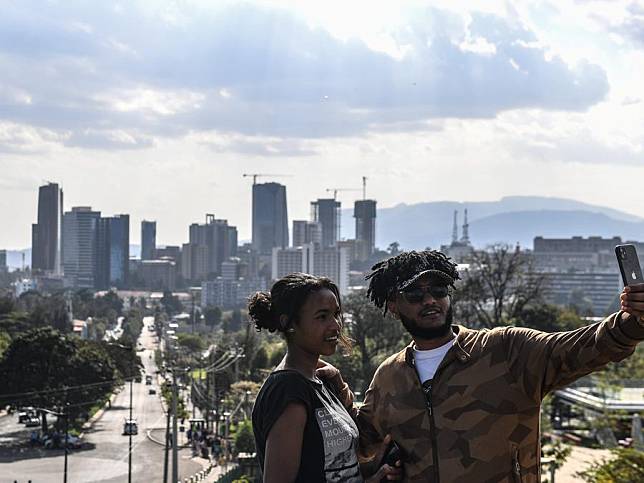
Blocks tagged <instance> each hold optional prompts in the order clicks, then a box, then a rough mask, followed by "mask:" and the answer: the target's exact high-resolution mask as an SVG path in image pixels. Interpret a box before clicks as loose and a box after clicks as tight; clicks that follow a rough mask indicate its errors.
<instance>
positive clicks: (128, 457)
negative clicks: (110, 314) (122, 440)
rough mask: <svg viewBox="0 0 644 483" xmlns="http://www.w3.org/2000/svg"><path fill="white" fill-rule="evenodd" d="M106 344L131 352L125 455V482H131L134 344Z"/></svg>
mask: <svg viewBox="0 0 644 483" xmlns="http://www.w3.org/2000/svg"><path fill="white" fill-rule="evenodd" d="M107 345H111V346H114V347H118V348H119V349H123V350H127V351H130V352H132V358H131V360H130V417H129V419H128V423H129V424H128V425H126V428H128V440H129V441H128V456H127V483H132V389H133V388H132V382H133V381H134V354H135V352H134V346H133V345H132V346H126V345H123V344H117V343H116V342H108V344H107Z"/></svg>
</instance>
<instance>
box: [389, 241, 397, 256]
mask: <svg viewBox="0 0 644 483" xmlns="http://www.w3.org/2000/svg"><path fill="white" fill-rule="evenodd" d="M387 253H389V255H391V256H392V257H395V256H396V255H398V254H399V253H400V243H398V242H397V241H395V242H391V243H390V244H389V246H388V247H387Z"/></svg>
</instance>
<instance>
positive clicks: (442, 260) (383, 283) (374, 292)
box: [365, 250, 460, 314]
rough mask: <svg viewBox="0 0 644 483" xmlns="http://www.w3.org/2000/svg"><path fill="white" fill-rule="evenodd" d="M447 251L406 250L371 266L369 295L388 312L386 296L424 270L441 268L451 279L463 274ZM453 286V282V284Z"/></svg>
mask: <svg viewBox="0 0 644 483" xmlns="http://www.w3.org/2000/svg"><path fill="white" fill-rule="evenodd" d="M450 260H451V259H450V258H449V257H447V256H446V255H445V254H444V253H441V252H439V251H437V250H423V251H421V252H417V251H410V252H403V253H401V254H399V255H396V256H394V257H391V258H388V259H387V260H383V261H382V262H378V263H376V264H375V265H374V266H373V267H371V270H372V271H371V273H370V274H369V275H367V276H366V277H365V280H369V288H368V289H367V297H368V298H369V300H371V301H372V302H373V303H374V305H375V306H376V307H378V308H380V309H382V308H384V312H383V313H385V314H386V313H387V300H388V299H389V298H390V297H391V296H392V295H393V294H394V292H395V291H396V290H397V289H398V287H399V286H400V284H402V283H404V282H405V281H407V280H409V279H410V278H412V277H413V276H414V275H416V274H417V273H420V272H421V271H424V270H438V271H441V272H443V273H445V274H446V275H448V276H449V277H451V279H452V280H458V279H459V278H460V277H459V275H458V271H457V270H456V264H455V263H453V262H451V261H450ZM450 285H452V287H453V284H450Z"/></svg>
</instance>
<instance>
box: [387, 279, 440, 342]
mask: <svg viewBox="0 0 644 483" xmlns="http://www.w3.org/2000/svg"><path fill="white" fill-rule="evenodd" d="M388 303H389V311H390V312H391V313H393V314H394V315H397V316H398V317H399V318H400V320H401V322H402V324H403V325H404V326H405V328H406V329H407V331H408V332H409V333H410V334H411V335H412V336H413V337H419V338H421V339H436V338H438V337H442V336H444V335H445V334H447V333H448V332H449V330H450V329H451V327H452V306H451V303H450V299H449V296H448V288H447V287H446V286H445V285H444V284H441V283H439V282H436V281H435V280H432V279H431V278H430V276H429V275H427V276H424V277H421V278H420V279H418V280H417V281H416V282H414V283H413V284H412V285H411V286H410V287H408V288H407V289H405V290H404V291H403V292H399V293H397V294H396V295H395V298H394V299H393V300H390V301H389V302H388Z"/></svg>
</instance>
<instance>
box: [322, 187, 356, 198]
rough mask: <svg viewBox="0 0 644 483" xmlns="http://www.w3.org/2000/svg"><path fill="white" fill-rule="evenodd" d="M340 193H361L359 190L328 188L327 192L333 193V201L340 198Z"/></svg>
mask: <svg viewBox="0 0 644 483" xmlns="http://www.w3.org/2000/svg"><path fill="white" fill-rule="evenodd" d="M339 191H360V189H359V188H327V189H326V192H327V193H331V192H333V199H334V200H335V199H336V198H337V197H338V192H339Z"/></svg>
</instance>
